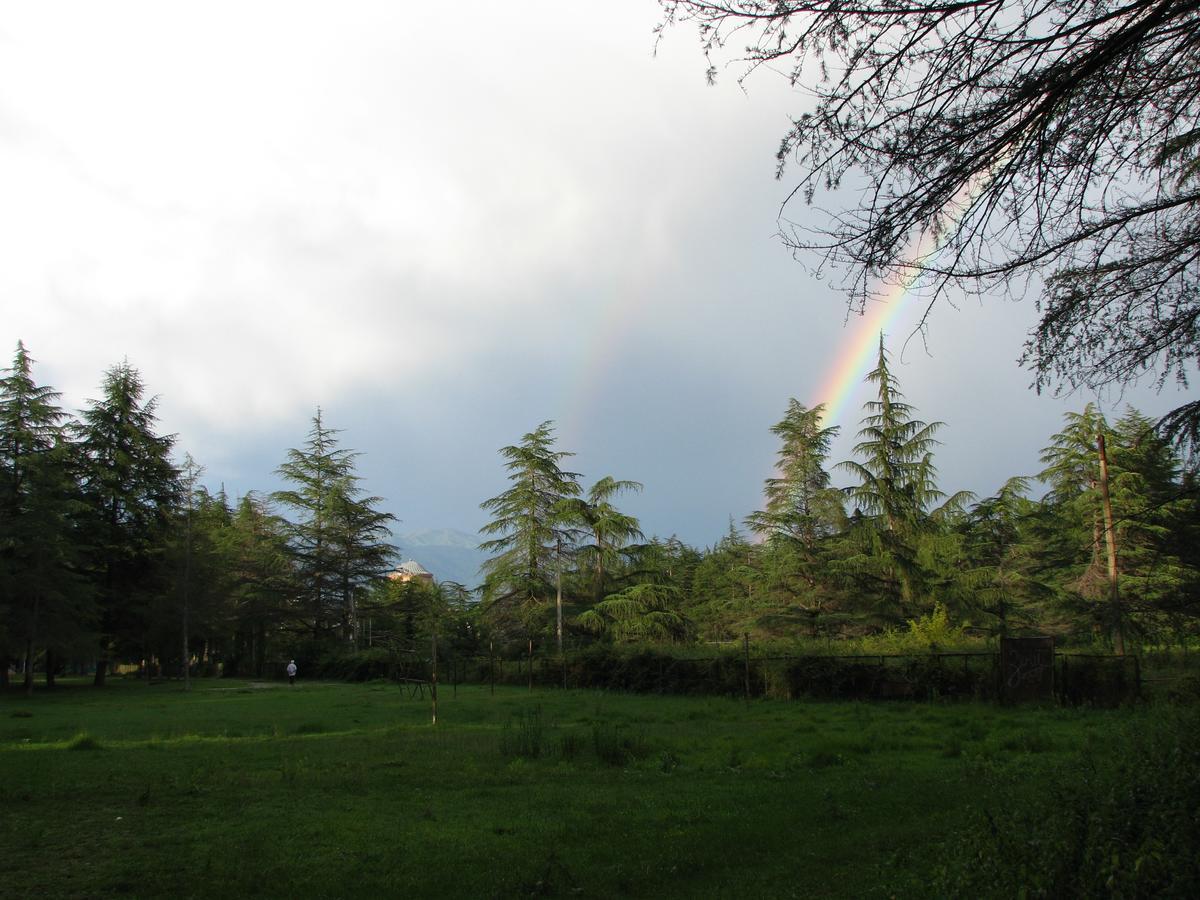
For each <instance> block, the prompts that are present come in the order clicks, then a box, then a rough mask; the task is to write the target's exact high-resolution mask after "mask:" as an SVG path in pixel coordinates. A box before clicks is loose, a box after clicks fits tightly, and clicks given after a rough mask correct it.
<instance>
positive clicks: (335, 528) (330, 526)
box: [271, 409, 395, 642]
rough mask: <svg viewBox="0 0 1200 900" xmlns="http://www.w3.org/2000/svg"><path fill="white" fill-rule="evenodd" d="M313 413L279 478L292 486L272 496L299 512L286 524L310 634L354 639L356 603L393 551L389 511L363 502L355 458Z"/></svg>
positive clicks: (372, 499)
mask: <svg viewBox="0 0 1200 900" xmlns="http://www.w3.org/2000/svg"><path fill="white" fill-rule="evenodd" d="M337 434H338V431H337V430H336V429H332V428H327V427H326V426H325V423H324V421H323V420H322V416H321V410H320V409H318V410H317V412H316V415H315V416H314V417H313V425H312V429H311V430H310V431H309V434H308V440H307V441H306V442H305V445H304V447H303V448H302V449H292V450H289V451H288V454H287V461H286V462H285V463H283V465H281V466H280V467H279V468H278V469H277V470H276V472H277V474H279V475H280V476H282V477H283V478H284V479H286V480H287V481H290V482H292V483H293V484H295V485H296V487H295V488H294V489H291V490H283V491H276V492H275V493H274V494H272V495H271V496H272V499H273V500H275V501H276V502H278V503H282V504H283V505H284V506H288V507H291V508H292V509H293V510H295V511H297V512H298V513H299V514H300V518H299V520H298V521H296V522H293V523H290V525H289V531H290V546H291V550H292V553H293V556H294V560H295V574H296V577H297V579H298V584H299V585H300V596H299V597H298V603H299V606H300V611H301V613H302V615H303V616H304V617H305V618H306V619H307V621H308V622H309V623H310V627H311V630H312V634H313V636H314V637H320V636H323V635H328V634H329V633H331V632H333V631H340V632H341V633H342V634H343V636H345V637H347V638H348V639H350V640H351V641H355V642H356V641H357V639H358V621H357V602H358V598H359V597H360V595H361V593H362V591H363V590H364V589H365V588H366V586H367V585H368V584H369V583H370V582H371V581H372V580H373V579H377V578H380V577H382V576H383V575H384V574H385V572H386V570H387V563H388V561H389V560H390V559H391V557H392V556H393V555H394V553H395V549H394V548H393V547H392V545H391V544H390V543H389V542H388V541H387V540H386V538H387V537H388V536H390V531H389V529H388V523H389V522H392V521H395V517H394V516H392V515H391V514H390V513H383V512H380V511H378V510H377V509H376V508H375V506H376V504H378V503H379V502H380V498H378V497H365V498H364V497H362V496H361V495H362V493H363V491H362V489H361V488H360V487H359V485H358V482H359V478H358V476H357V475H356V474H355V473H354V468H355V463H354V461H355V459H356V458H357V457H358V455H359V454H357V453H355V452H353V451H351V450H345V449H342V448H340V447H339V446H338V444H337Z"/></svg>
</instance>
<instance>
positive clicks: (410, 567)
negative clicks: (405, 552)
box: [396, 559, 433, 577]
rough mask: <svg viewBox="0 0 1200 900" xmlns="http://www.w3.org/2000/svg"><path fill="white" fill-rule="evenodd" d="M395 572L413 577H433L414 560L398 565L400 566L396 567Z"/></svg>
mask: <svg viewBox="0 0 1200 900" xmlns="http://www.w3.org/2000/svg"><path fill="white" fill-rule="evenodd" d="M396 571H397V572H403V573H404V574H405V575H412V576H413V577H419V576H421V575H428V576H430V577H433V573H432V572H430V571H429V570H428V569H426V568H425V567H424V566H423V565H421V564H420V563H419V562H417V561H416V560H415V559H410V560H408V562H402V563H400V565H398V566H396Z"/></svg>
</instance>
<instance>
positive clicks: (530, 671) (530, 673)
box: [529, 638, 533, 691]
mask: <svg viewBox="0 0 1200 900" xmlns="http://www.w3.org/2000/svg"><path fill="white" fill-rule="evenodd" d="M529 689H530V690H531V691H532V690H533V638H530V639H529Z"/></svg>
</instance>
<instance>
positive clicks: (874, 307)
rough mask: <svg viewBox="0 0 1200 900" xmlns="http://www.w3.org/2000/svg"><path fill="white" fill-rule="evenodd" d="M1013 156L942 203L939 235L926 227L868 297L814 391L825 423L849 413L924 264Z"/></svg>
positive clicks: (910, 295)
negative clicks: (889, 278)
mask: <svg viewBox="0 0 1200 900" xmlns="http://www.w3.org/2000/svg"><path fill="white" fill-rule="evenodd" d="M1009 158H1010V153H1009V152H1006V153H1004V154H1003V155H1002V156H1001V158H1000V159H999V160H997V161H996V163H995V164H993V165H992V167H991V168H989V169H988V170H987V171H985V172H981V173H979V175H978V176H977V177H976V178H975V179H973V180H972V181H971V182H969V183H968V184H966V185H964V186H963V187H962V189H961V190H960V191H959V193H958V194H957V195H956V196H955V197H954V199H953V200H951V201H950V202H949V203H947V204H946V206H945V207H944V209H943V211H944V212H945V213H946V222H945V224H944V227H943V228H942V229H941V230H940V231H939V232H938V233H937V234H936V235H935V234H934V233H933V232H932V231H929V230H926V231H925V232H923V233H922V235H921V237H920V239H919V240H918V241H917V245H916V247H915V248H914V250H913V252H912V253H910V254H908V255H909V258H910V259H911V260H912V261H911V262H906V263H902V264H901V265H900V268H899V272H898V273H897V275H896V277H895V281H894V282H893V283H891V284H889V285H887V289H886V290H885V291H884V292H883V293H882V295H881V296H880V297H878V298H877V299H875V300H873V301H869V303H868V306H867V308H866V310H865V311H864V312H863V314H862V316H861V317H860V319H859V322H858V324H857V325H856V326H854V327H853V329H852V331H851V333H850V334H849V335H848V336H847V338H846V340H845V341H843V342H842V346H841V348H840V350H839V351H838V354H837V356H836V358H835V361H834V363H833V365H832V366H831V367H830V368H829V370H828V371H827V372H826V374H825V377H824V378H822V379H821V383H820V385H819V386H818V387H817V390H816V391H815V392H814V394H813V398H812V399H813V402H812V406H816V405H817V404H819V403H824V404H825V415H824V416H823V419H822V424H824V425H825V426H830V425H836V424H837V423H838V422H839V421H840V419H841V417H842V416H843V415H844V414H845V412H846V407H847V404H848V402H849V401H850V399H851V398H852V397H853V396H854V394H855V392H856V391H857V390H858V389H859V388H860V387H861V386H862V383H863V380H864V379H865V378H866V375H867V372H869V371H870V370H871V367H872V363H874V362H875V359H876V353H877V352H878V349H879V341H880V338H881V335H883V334H885V333H886V332H887V330H888V328H889V327H890V326H891V325H893V324H894V323H895V322H896V321H897V320H898V319H899V318H900V315H901V314H902V313H903V312H904V311H905V310H906V309H907V308H908V307H909V306H911V305H912V303H911V301H912V298H913V297H914V296H916V292H915V291H914V288H916V287H917V286H918V283H919V282H920V280H921V275H922V274H923V266H924V265H925V264H926V263H927V262H928V261H929V260H930V259H931V258H932V257H933V256H934V255H935V254H936V253H937V252H938V251H939V250H941V249H942V248H943V247H945V246H946V244H947V243H948V242H949V241H950V239H951V238H952V237H954V234H955V232H956V231H957V230H958V226H959V224H960V223H961V222H962V221H963V219H965V218H966V216H967V214H968V213H970V211H971V209H972V207H973V206H974V205H975V201H976V200H978V199H979V196H980V195H981V194H982V193H983V189H984V188H985V187H986V186H987V185H988V183H989V182H990V181H991V180H992V177H993V175H994V173H995V172H997V171H998V170H999V169H1000V167H1001V166H1002V165H1004V163H1006V162H1007V161H1008V159H1009ZM810 408H811V406H810Z"/></svg>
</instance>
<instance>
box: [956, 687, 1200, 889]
mask: <svg viewBox="0 0 1200 900" xmlns="http://www.w3.org/2000/svg"><path fill="white" fill-rule="evenodd" d="M1031 749H1032V748H1031ZM1198 784H1200V711H1198V710H1196V709H1195V708H1177V707H1164V708H1157V709H1151V710H1148V711H1146V712H1144V713H1142V714H1141V715H1140V716H1139V717H1138V719H1137V720H1136V721H1134V722H1132V723H1130V724H1129V725H1128V726H1127V727H1126V729H1125V731H1124V733H1123V734H1122V735H1121V736H1120V738H1119V740H1118V741H1117V742H1116V743H1115V744H1110V745H1107V746H1106V747H1105V748H1104V749H1103V752H1102V753H1097V752H1096V751H1095V750H1088V751H1084V752H1083V753H1082V754H1081V757H1080V758H1078V759H1075V760H1073V761H1072V762H1071V763H1069V764H1066V765H1062V766H1060V767H1059V768H1058V769H1056V770H1055V771H1054V773H1053V777H1052V781H1051V784H1050V786H1049V789H1042V790H1041V791H1039V792H1038V793H1037V794H1036V795H1034V796H1033V797H1032V798H1027V799H1028V801H1029V802H1028V803H1027V805H1023V806H1018V807H1017V808H1015V809H1008V810H1003V811H1001V812H997V813H994V814H993V813H985V815H984V817H983V819H982V820H981V821H978V822H977V823H976V824H975V825H974V826H973V827H972V828H971V829H969V830H968V831H967V832H966V833H965V834H964V836H963V837H962V839H961V840H960V841H958V842H957V843H955V844H953V845H952V846H949V847H946V848H944V851H945V852H944V853H942V854H941V855H942V856H943V857H944V858H945V859H946V862H945V863H944V864H942V865H941V866H940V867H939V869H938V871H937V874H936V877H935V884H934V890H933V891H932V893H933V894H934V895H937V896H958V897H1017V896H1028V897H1098V896H1111V897H1196V896H1200V791H1198V790H1197V785H1198Z"/></svg>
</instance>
